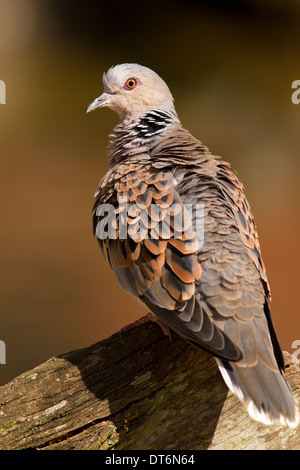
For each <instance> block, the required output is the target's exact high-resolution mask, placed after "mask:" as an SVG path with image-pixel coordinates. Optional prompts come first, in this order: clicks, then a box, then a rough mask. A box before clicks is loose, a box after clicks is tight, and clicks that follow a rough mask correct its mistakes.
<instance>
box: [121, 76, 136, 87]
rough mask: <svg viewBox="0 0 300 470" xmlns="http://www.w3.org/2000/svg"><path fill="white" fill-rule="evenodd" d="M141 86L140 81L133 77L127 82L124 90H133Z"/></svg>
mask: <svg viewBox="0 0 300 470" xmlns="http://www.w3.org/2000/svg"><path fill="white" fill-rule="evenodd" d="M139 84H140V81H139V80H138V79H137V78H133V77H131V78H128V80H126V82H125V84H124V86H123V88H124V90H132V89H133V88H135V87H136V86H137V85H139Z"/></svg>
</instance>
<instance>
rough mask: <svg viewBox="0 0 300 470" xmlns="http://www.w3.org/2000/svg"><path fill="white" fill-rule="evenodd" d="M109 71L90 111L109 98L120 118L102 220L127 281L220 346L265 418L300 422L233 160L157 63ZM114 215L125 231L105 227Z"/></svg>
mask: <svg viewBox="0 0 300 470" xmlns="http://www.w3.org/2000/svg"><path fill="white" fill-rule="evenodd" d="M103 82H104V93H103V94H102V95H101V96H100V97H99V98H97V99H96V100H95V101H94V102H93V103H92V104H91V105H90V107H89V108H88V111H90V110H92V109H95V108H98V107H102V106H108V107H110V108H111V109H113V110H115V111H116V112H118V114H119V116H120V122H119V124H118V125H117V126H116V127H115V129H114V132H113V134H112V135H111V149H110V164H109V166H110V169H109V171H108V173H107V174H106V176H105V177H104V178H103V179H102V180H101V182H100V186H99V189H98V191H97V192H96V195H95V206H94V219H93V221H94V230H95V233H96V234H97V236H98V239H99V243H100V246H101V249H102V251H103V252H104V254H105V256H106V257H107V258H108V260H109V263H110V265H111V268H112V269H113V271H114V273H115V275H116V276H117V278H118V280H119V282H120V284H121V286H122V287H123V288H124V289H125V290H126V291H127V292H128V293H130V294H131V295H133V296H135V297H137V298H139V299H140V300H141V301H142V302H143V303H144V304H145V305H146V306H147V307H148V309H149V310H150V311H151V312H152V313H154V314H155V315H156V316H157V317H158V318H159V319H160V320H162V321H163V322H164V323H165V324H166V325H167V326H168V327H169V328H171V329H173V330H174V331H176V332H177V333H178V334H180V335H181V336H183V337H184V338H185V339H186V340H188V341H189V342H191V343H192V344H194V345H195V346H197V347H199V348H201V349H204V350H205V351H207V352H209V353H211V354H212V355H214V356H215V357H216V361H217V364H218V366H219V368H220V371H221V373H222V375H223V378H224V380H225V382H226V384H227V385H228V387H229V388H230V389H231V390H232V391H233V392H234V393H235V394H236V395H237V396H238V398H239V399H240V400H241V401H242V402H243V403H244V404H245V406H246V407H247V409H248V412H249V414H250V416H251V417H252V418H253V419H256V420H258V421H262V422H264V423H265V424H272V423H276V422H281V423H282V424H284V425H288V426H291V427H293V426H296V425H297V424H298V422H299V413H298V409H297V406H296V402H295V399H294V396H293V394H292V392H291V390H290V387H289V385H288V383H287V381H286V379H285V376H284V361H283V356H282V352H281V348H280V345H279V342H278V339H277V336H276V333H275V330H274V326H273V323H272V319H271V311H270V288H269V284H268V279H267V275H266V270H265V266H264V264H263V260H262V256H261V250H260V246H259V241H258V235H257V230H256V226H255V223H254V220H253V216H252V213H251V210H250V207H249V204H248V202H247V199H246V197H245V194H244V189H243V185H242V184H241V182H240V181H239V179H238V177H237V175H236V173H235V172H234V171H233V170H232V168H231V167H230V165H229V164H228V163H226V162H224V161H223V160H222V159H221V158H220V157H216V156H215V155H212V154H211V153H210V151H209V150H208V149H207V148H206V147H205V146H204V145H203V144H202V143H201V142H200V141H199V140H197V139H196V138H194V137H193V136H192V135H191V134H190V133H189V132H188V131H187V130H186V129H184V128H183V127H182V125H181V123H180V121H179V119H178V116H177V114H176V111H175V108H174V103H173V98H172V95H171V93H170V91H169V89H168V87H167V85H166V84H165V82H164V81H163V80H162V79H161V78H160V77H159V76H158V75H157V74H156V73H155V72H153V71H152V70H150V69H148V68H146V67H143V66H140V65H138V64H122V65H118V66H115V67H112V68H111V69H110V70H109V71H108V72H107V73H106V74H104V77H103ZM105 205H106V206H107V207H110V208H111V207H113V208H114V212H113V213H111V212H109V211H105V210H104V209H105V207H106V206H105ZM196 205H198V206H199V207H201V212H200V217H202V219H203V220H202V222H203V223H202V224H200V226H201V227H202V230H201V233H200V230H199V229H198V228H197V227H199V225H197V222H199V220H198V221H197V217H199V213H197V212H196V213H195V211H191V210H187V207H191V206H192V207H193V208H195V207H196ZM178 220H179V221H180V220H184V226H183V225H182V224H180V223H178ZM200 222H201V221H200ZM108 226H110V227H113V229H114V231H113V234H112V236H107V238H105V237H103V234H104V233H105V230H106V229H107V227H108ZM124 227H126V233H125V234H124Z"/></svg>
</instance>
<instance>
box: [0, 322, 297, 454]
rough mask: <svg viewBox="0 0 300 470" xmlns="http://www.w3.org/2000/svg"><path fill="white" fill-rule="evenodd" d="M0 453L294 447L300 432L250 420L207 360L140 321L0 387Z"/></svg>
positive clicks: (292, 367)
mask: <svg viewBox="0 0 300 470" xmlns="http://www.w3.org/2000/svg"><path fill="white" fill-rule="evenodd" d="M285 360H286V365H287V369H286V376H287V379H288V381H289V383H290V385H291V387H292V389H293V391H294V393H295V395H296V397H297V398H298V399H299V397H300V374H299V366H298V365H297V364H294V363H293V361H292V358H291V356H290V355H289V354H288V353H285ZM0 449H47V450H50V449H62V450H66V449H115V450H141V449H143V450H144V449H150V450H154V449H155V450H171V449H173V450H196V449H300V427H298V428H296V429H288V428H285V427H282V426H264V425H263V424H260V423H257V422H254V421H252V420H251V418H249V416H248V414H247V412H246V411H245V409H244V408H243V406H242V405H241V404H240V402H239V401H238V399H237V398H236V397H235V396H234V395H233V394H232V393H231V392H229V391H228V389H227V387H226V385H225V384H224V382H223V379H222V377H221V375H220V373H219V371H218V368H217V365H216V363H215V360H214V358H213V357H211V356H209V355H208V354H206V353H204V352H202V351H200V350H198V349H196V348H195V347H194V346H191V345H189V344H188V343H187V342H186V341H184V340H183V339H182V338H180V337H179V336H178V335H176V334H175V333H172V335H171V340H170V339H169V338H168V337H166V336H165V335H163V333H162V331H161V330H160V328H159V327H158V325H156V324H153V323H151V322H146V323H144V324H139V325H137V326H133V327H131V328H129V329H124V330H121V331H120V332H119V333H116V334H114V335H113V336H111V337H110V338H108V339H105V340H103V341H101V342H99V343H97V344H94V345H92V346H90V347H87V348H85V349H80V350H76V351H73V352H70V353H67V354H63V355H61V356H58V357H53V358H51V359H49V360H48V361H47V362H45V363H44V364H41V365H40V366H38V367H36V368H35V369H33V370H31V371H29V372H26V373H24V374H22V375H20V376H19V377H17V378H15V379H14V380H12V381H11V382H10V383H9V384H7V385H4V386H2V387H1V388H0Z"/></svg>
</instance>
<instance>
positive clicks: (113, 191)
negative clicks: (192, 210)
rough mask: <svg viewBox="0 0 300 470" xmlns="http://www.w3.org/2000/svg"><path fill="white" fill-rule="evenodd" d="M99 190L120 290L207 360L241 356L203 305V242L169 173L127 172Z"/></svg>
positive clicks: (102, 225) (102, 236)
mask: <svg viewBox="0 0 300 470" xmlns="http://www.w3.org/2000/svg"><path fill="white" fill-rule="evenodd" d="M117 171H118V173H117V174H116V173H114V174H112V175H111V176H110V175H108V176H107V177H106V179H105V181H103V182H102V184H101V185H100V190H99V192H98V194H97V195H96V201H95V207H94V230H95V233H96V234H97V236H98V239H99V243H100V246H101V248H102V250H103V251H104V253H105V254H106V256H107V258H108V260H109V262H110V265H111V267H112V269H113V271H114V272H115V274H116V276H117V278H118V280H119V282H120V284H121V285H122V287H123V288H124V289H125V290H126V291H127V292H129V293H130V294H132V295H133V296H135V297H139V298H140V299H141V300H142V301H143V302H144V303H145V304H146V305H147V306H148V308H149V309H150V310H151V311H152V312H153V313H155V314H156V315H157V316H158V317H159V318H160V319H161V320H162V321H163V322H165V323H166V324H167V325H168V326H169V327H170V328H171V329H173V330H175V331H176V332H177V333H179V334H180V335H182V336H183V337H185V338H186V339H187V340H189V341H190V342H192V343H194V344H196V345H197V346H200V347H202V348H203V349H205V350H207V351H208V352H210V353H212V354H214V355H216V356H219V357H221V358H225V359H228V360H232V361H236V360H238V359H240V358H241V352H240V350H239V348H238V346H236V344H235V343H234V342H233V341H232V340H231V339H229V337H228V336H227V334H226V333H224V331H222V329H220V328H219V327H218V325H217V324H216V322H215V321H214V318H213V316H212V315H210V311H209V310H204V309H203V308H202V305H201V294H200V292H199V290H198V288H197V281H198V279H199V278H200V277H201V263H200V261H199V257H198V251H199V250H198V240H197V237H196V234H195V232H194V230H193V227H192V218H191V215H190V214H189V213H188V211H187V210H186V208H185V206H184V204H183V203H182V200H181V198H180V196H179V194H178V192H177V191H176V189H175V184H174V178H173V175H172V173H171V172H166V171H158V170H153V168H151V167H150V166H147V165H143V166H142V165H139V164H137V163H136V164H130V165H126V166H125V165H123V169H121V168H120V167H119V168H118V170H117Z"/></svg>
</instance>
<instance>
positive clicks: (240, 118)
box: [0, 0, 300, 384]
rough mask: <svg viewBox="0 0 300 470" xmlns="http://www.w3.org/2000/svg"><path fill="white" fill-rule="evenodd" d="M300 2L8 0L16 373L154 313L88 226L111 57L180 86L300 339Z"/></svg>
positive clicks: (4, 301)
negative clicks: (243, 196) (116, 272)
mask: <svg viewBox="0 0 300 470" xmlns="http://www.w3.org/2000/svg"><path fill="white" fill-rule="evenodd" d="M299 50H300V7H299V2H298V1H297V0H295V1H291V0H289V1H287V0H282V1H275V0H272V1H271V0H269V1H267V0H265V1H264V2H261V1H260V0H257V1H255V0H253V1H251V2H249V1H242V0H239V1H238V0H236V1H229V0H227V1H226V2H224V1H223V0H220V1H213V0H207V1H200V0H199V1H197V2H191V1H188V0H185V1H184V2H179V1H174V0H173V1H164V2H161V1H160V2H158V1H156V0H153V1H152V2H142V1H141V0H140V1H134V0H132V1H131V2H124V1H123V2H118V1H114V2H101V1H99V0H98V1H97V0H85V1H84V2H82V1H77V0H64V1H61V0H43V1H39V0H0V79H1V80H4V81H5V83H6V101H7V103H6V104H5V105H2V104H1V105H0V165H1V169H0V175H1V184H0V193H1V198H0V201H1V233H0V237H1V239H0V246H1V274H0V296H1V297H0V298H1V315H0V339H1V340H3V341H5V343H6V350H7V359H6V361H7V364H6V365H1V366H0V376H1V379H0V383H1V384H3V383H6V382H7V381H9V380H11V379H12V378H13V377H15V376H16V375H18V374H20V373H21V372H23V371H25V370H28V369H30V368H32V367H34V366H36V365H38V364H40V363H41V362H43V361H45V360H46V359H48V358H49V357H51V356H54V355H57V354H60V353H64V352H67V351H69V350H72V349H77V348H82V347H85V346H88V345H90V344H91V343H94V342H96V341H98V340H100V339H102V338H105V337H107V336H109V335H111V334H112V333H114V332H116V331H118V330H119V329H120V328H121V327H122V326H124V325H126V324H128V323H129V322H131V321H133V320H135V319H137V318H138V317H140V316H141V315H143V314H144V313H145V312H146V311H144V310H143V308H142V307H141V306H140V305H139V304H138V303H137V302H135V301H134V300H133V299H131V298H130V297H129V296H128V295H127V294H126V293H124V292H123V291H122V290H121V288H120V287H119V285H118V283H117V281H116V279H115V278H114V276H113V274H112V273H111V271H110V269H109V268H108V267H107V266H106V265H105V262H104V261H103V259H102V257H101V254H100V250H99V249H98V246H97V243H96V240H95V239H94V238H93V236H92V223H91V210H92V205H93V194H94V192H95V190H96V189H97V186H98V183H99V180H100V178H101V177H102V176H103V174H104V173H105V171H106V168H107V157H106V153H105V151H106V145H107V143H108V134H109V133H110V131H111V130H112V128H113V126H114V125H115V124H116V123H117V116H116V115H114V114H113V113H112V112H111V111H109V110H107V109H105V110H99V111H97V112H94V113H92V114H90V115H86V114H85V112H86V108H87V106H88V104H89V103H90V102H91V101H93V99H94V98H95V97H97V96H98V95H99V94H100V93H101V91H102V83H101V77H102V73H103V72H104V71H105V70H107V69H108V68H109V67H110V66H111V65H115V64H117V63H122V62H138V63H141V64H143V65H146V66H149V67H150V68H153V69H154V70H155V71H156V72H158V73H159V74H160V75H161V76H162V77H163V78H164V79H165V80H166V82H167V83H168V84H169V86H170V89H171V91H172V93H173V95H174V97H175V101H176V107H177V111H178V113H179V116H180V118H181V121H182V123H183V125H184V126H185V127H187V128H188V129H189V130H190V131H191V132H192V133H193V134H194V135H196V136H197V137H198V138H200V139H201V140H202V141H203V142H204V143H205V144H206V145H208V146H209V147H210V149H211V151H212V152H214V153H216V154H221V155H222V156H223V158H224V159H226V160H229V161H230V162H231V164H232V165H233V167H234V168H235V169H236V170H237V172H238V175H239V176H240V178H241V179H242V181H243V182H244V184H245V186H246V193H247V196H248V199H249V201H250V204H251V206H252V210H253V212H254V214H255V219H256V223H257V225H258V230H259V235H260V241H261V246H262V251H263V257H264V261H265V264H266V266H267V271H268V276H269V280H270V283H271V288H272V295H273V302H272V310H273V317H274V322H275V325H276V328H277V332H278V336H279V339H280V341H281V344H282V347H283V349H285V350H288V351H290V352H292V346H291V345H292V342H293V341H294V340H296V339H300V319H299V306H300V301H299V290H300V286H299V283H300V270H299V266H300V252H299V249H298V240H299V228H300V222H299V195H300V181H299V169H300V163H299V162H300V159H299V138H300V133H299V123H300V105H298V106H296V105H294V104H292V102H291V94H292V89H291V84H292V82H293V81H294V80H297V79H300V63H299Z"/></svg>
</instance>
